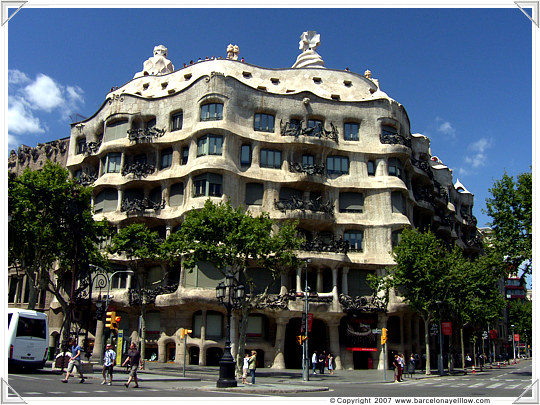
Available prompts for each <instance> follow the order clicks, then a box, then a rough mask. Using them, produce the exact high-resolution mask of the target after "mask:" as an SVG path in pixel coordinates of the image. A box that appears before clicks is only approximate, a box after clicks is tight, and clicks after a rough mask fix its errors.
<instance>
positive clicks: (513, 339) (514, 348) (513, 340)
mask: <svg viewBox="0 0 540 405" xmlns="http://www.w3.org/2000/svg"><path fill="white" fill-rule="evenodd" d="M510 326H511V327H512V350H513V351H514V364H515V363H516V335H515V334H514V325H510Z"/></svg>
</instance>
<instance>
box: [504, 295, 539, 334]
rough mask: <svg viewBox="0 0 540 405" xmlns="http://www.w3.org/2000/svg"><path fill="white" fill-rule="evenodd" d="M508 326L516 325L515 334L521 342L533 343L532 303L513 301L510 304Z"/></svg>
mask: <svg viewBox="0 0 540 405" xmlns="http://www.w3.org/2000/svg"><path fill="white" fill-rule="evenodd" d="M508 324H509V325H514V333H518V334H519V335H520V337H519V340H521V341H527V342H531V341H532V330H533V329H532V301H529V300H526V301H523V302H522V301H520V300H513V301H511V302H510V303H509V304H508Z"/></svg>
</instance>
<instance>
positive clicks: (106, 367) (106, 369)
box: [101, 343, 116, 385]
mask: <svg viewBox="0 0 540 405" xmlns="http://www.w3.org/2000/svg"><path fill="white" fill-rule="evenodd" d="M115 365H116V352H115V351H114V350H113V349H112V345H111V344H110V343H109V344H107V346H106V347H105V355H104V356H103V381H102V382H101V384H105V383H106V384H107V385H112V380H113V368H114V366H115ZM107 373H108V374H109V382H108V383H107Z"/></svg>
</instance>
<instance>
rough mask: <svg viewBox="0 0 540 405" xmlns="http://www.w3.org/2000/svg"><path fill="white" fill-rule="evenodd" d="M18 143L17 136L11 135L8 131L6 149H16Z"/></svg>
mask: <svg viewBox="0 0 540 405" xmlns="http://www.w3.org/2000/svg"><path fill="white" fill-rule="evenodd" d="M20 144H21V143H20V142H19V140H18V139H17V137H15V135H11V134H9V133H8V150H12V149H15V150H17V148H18V147H19V145H20Z"/></svg>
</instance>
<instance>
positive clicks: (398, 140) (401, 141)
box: [381, 133, 412, 148]
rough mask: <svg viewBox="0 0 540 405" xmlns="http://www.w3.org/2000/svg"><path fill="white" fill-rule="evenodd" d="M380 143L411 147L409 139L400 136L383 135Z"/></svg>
mask: <svg viewBox="0 0 540 405" xmlns="http://www.w3.org/2000/svg"><path fill="white" fill-rule="evenodd" d="M381 143H384V144H387V145H403V146H407V147H409V148H410V147H411V146H412V142H411V139H410V138H408V137H405V136H403V135H400V134H392V133H383V134H381Z"/></svg>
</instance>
